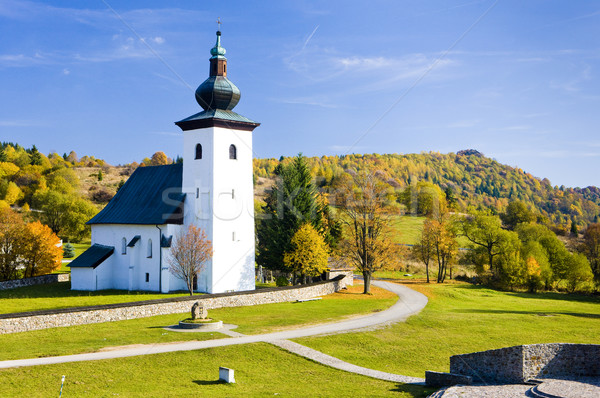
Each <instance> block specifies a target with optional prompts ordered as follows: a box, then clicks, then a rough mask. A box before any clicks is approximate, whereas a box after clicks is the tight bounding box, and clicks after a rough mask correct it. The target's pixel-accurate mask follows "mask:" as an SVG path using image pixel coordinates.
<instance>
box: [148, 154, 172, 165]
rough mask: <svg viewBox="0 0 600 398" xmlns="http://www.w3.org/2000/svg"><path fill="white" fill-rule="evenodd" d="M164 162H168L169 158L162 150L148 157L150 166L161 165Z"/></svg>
mask: <svg viewBox="0 0 600 398" xmlns="http://www.w3.org/2000/svg"><path fill="white" fill-rule="evenodd" d="M165 164H169V158H168V157H167V155H165V153H164V152H162V151H158V152H155V153H154V155H152V158H150V164H149V165H150V166H162V165H165Z"/></svg>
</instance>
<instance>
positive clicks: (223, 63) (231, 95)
mask: <svg viewBox="0 0 600 398" xmlns="http://www.w3.org/2000/svg"><path fill="white" fill-rule="evenodd" d="M225 52H226V51H225V49H224V48H223V47H221V32H219V31H217V43H216V44H215V46H214V47H213V48H212V49H211V50H210V53H211V55H212V57H211V58H210V76H209V78H208V79H206V80H205V81H204V82H203V83H202V84H201V85H200V86H199V87H198V88H197V89H196V101H197V102H198V104H199V105H200V106H201V107H202V108H203V109H204V110H205V111H206V110H209V109H222V110H228V111H230V110H232V109H233V108H234V107H235V106H236V105H237V104H238V102H240V97H241V93H240V89H239V88H237V86H236V85H235V84H233V83H232V82H231V81H230V80H229V79H227V58H225Z"/></svg>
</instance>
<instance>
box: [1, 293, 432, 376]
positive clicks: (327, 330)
mask: <svg viewBox="0 0 600 398" xmlns="http://www.w3.org/2000/svg"><path fill="white" fill-rule="evenodd" d="M372 283H373V284H374V285H376V286H378V287H381V288H383V289H386V290H389V291H391V292H394V293H396V294H397V295H398V296H399V297H400V299H399V300H398V301H397V302H396V303H395V304H394V305H393V306H391V307H390V308H388V309H387V310H384V311H381V312H377V313H373V314H369V315H365V316H361V317H356V318H353V319H349V320H345V321H340V322H333V323H324V324H320V325H316V326H310V327H304V328H299V329H292V330H285V331H281V332H275V333H266V334H260V335H253V336H246V335H241V334H240V333H237V332H234V331H231V330H228V331H227V332H226V334H228V335H230V336H234V337H230V338H226V339H217V340H206V341H188V342H182V343H168V344H153V345H139V346H135V347H127V348H122V349H116V350H110V351H102V352H93V353H88V354H77V355H63V356H58V357H46V358H31V359H19V360H12V361H0V369H3V368H14V367H24V366H37V365H52V364H57V363H66V362H81V361H96V360H100V359H112V358H124V357H132V356H138V355H151V354H160V353H166V352H175V351H191V350H201V349H204V348H213V347H223V346H230V345H238V344H249V343H259V342H265V343H271V344H274V345H276V346H278V347H281V348H284V349H286V350H288V351H290V352H293V353H295V354H298V355H301V356H303V357H305V358H309V359H311V360H313V361H316V362H319V363H322V364H325V365H328V366H331V367H334V368H336V369H341V370H345V371H348V372H353V373H358V374H362V375H365V376H369V377H374V378H377V379H382V380H388V381H394V382H400V383H422V382H424V379H421V378H417V377H409V376H402V375H395V374H392V373H386V372H380V371H376V370H372V369H367V368H363V367H360V366H356V365H352V364H350V363H347V362H344V361H342V360H339V359H337V358H334V357H331V356H329V355H326V354H323V353H321V352H319V351H316V350H313V349H311V348H308V347H304V346H302V345H300V344H297V343H294V342H291V341H286V340H287V339H295V338H300V337H308V336H319V335H327V334H336V333H345V332H350V331H359V330H365V329H373V328H377V327H381V326H384V325H389V324H392V323H396V322H401V321H404V320H406V319H407V318H408V317H409V316H411V315H414V314H417V313H418V312H420V311H421V310H422V309H423V308H424V307H425V306H426V305H427V297H425V296H424V295H423V294H421V293H419V292H416V291H414V290H412V289H409V288H408V287H406V286H402V285H398V284H395V283H390V282H384V281H373V282H372Z"/></svg>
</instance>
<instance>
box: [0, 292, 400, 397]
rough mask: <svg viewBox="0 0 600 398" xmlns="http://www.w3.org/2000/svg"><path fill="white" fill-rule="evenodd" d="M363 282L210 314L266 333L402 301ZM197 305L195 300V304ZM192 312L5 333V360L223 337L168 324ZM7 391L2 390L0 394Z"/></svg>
mask: <svg viewBox="0 0 600 398" xmlns="http://www.w3.org/2000/svg"><path fill="white" fill-rule="evenodd" d="M361 291H362V286H361V285H357V286H354V287H349V289H348V291H342V292H339V293H334V294H330V295H328V296H324V297H323V299H322V300H317V301H307V302H303V303H278V304H266V305H258V306H253V307H237V308H220V309H215V310H210V312H209V316H210V317H211V318H213V319H219V320H222V321H223V322H224V323H229V324H234V325H238V326H239V327H238V328H237V329H236V331H239V332H241V333H244V334H255V333H266V332H271V331H276V330H282V329H286V328H290V327H299V326H305V325H310V324H313V323H321V322H327V321H334V320H340V319H343V318H346V317H348V316H353V315H357V314H365V313H370V312H374V311H381V310H383V309H385V308H388V307H389V306H391V305H392V304H393V303H395V302H396V300H397V296H396V295H394V294H391V293H390V292H388V291H386V290H383V289H378V288H376V287H375V288H374V289H373V295H370V296H367V295H363V294H360V292H361ZM190 307H191V303H190ZM185 317H187V314H171V315H161V316H155V317H150V318H141V319H133V320H128V321H119V322H110V323H98V324H91V325H81V326H71V327H66V328H54V329H44V330H36V331H31V332H26V333H13V334H3V335H0V347H2V350H0V360H7V359H19V358H35V357H45V356H55V355H67V354H78V353H83V352H95V351H98V350H99V349H101V348H103V347H110V346H122V345H128V344H155V343H168V342H172V341H184V340H204V339H210V338H221V337H224V335H221V334H220V333H213V334H205V333H177V332H172V331H167V330H164V329H163V327H165V326H169V325H174V324H177V322H178V321H180V320H182V319H184V318H185ZM0 396H1V395H0Z"/></svg>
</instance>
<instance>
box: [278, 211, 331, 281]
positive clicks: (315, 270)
mask: <svg viewBox="0 0 600 398" xmlns="http://www.w3.org/2000/svg"><path fill="white" fill-rule="evenodd" d="M291 246H292V249H291V250H290V251H288V252H285V253H284V254H283V263H284V264H285V266H286V267H287V268H289V269H291V270H292V273H293V274H294V279H295V278H296V276H301V277H302V279H303V281H305V279H306V277H307V276H318V275H320V274H322V273H323V272H324V271H326V270H327V259H328V258H329V246H328V245H327V243H325V239H323V237H322V236H321V235H320V234H319V232H317V230H316V229H315V228H314V227H313V226H312V225H311V224H308V223H307V224H304V225H302V226H301V227H300V229H298V231H296V233H295V234H294V236H293V237H292V241H291Z"/></svg>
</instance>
